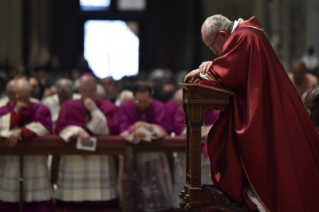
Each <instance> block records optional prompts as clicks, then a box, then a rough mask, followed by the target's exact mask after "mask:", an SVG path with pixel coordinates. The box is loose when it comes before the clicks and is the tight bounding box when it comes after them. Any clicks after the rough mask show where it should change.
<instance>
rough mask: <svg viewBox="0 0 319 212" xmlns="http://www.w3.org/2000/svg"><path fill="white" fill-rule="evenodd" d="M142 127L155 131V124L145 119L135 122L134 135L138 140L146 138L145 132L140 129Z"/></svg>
mask: <svg viewBox="0 0 319 212" xmlns="http://www.w3.org/2000/svg"><path fill="white" fill-rule="evenodd" d="M141 127H144V128H145V129H147V130H149V131H153V125H152V124H149V123H147V122H144V121H138V122H135V124H134V125H133V137H134V139H136V140H143V139H144V138H145V134H144V133H142V132H141V131H140V129H141Z"/></svg>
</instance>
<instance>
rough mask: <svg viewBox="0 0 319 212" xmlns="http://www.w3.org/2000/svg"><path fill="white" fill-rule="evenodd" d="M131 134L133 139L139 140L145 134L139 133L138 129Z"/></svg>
mask: <svg viewBox="0 0 319 212" xmlns="http://www.w3.org/2000/svg"><path fill="white" fill-rule="evenodd" d="M133 136H134V139H139V140H143V139H144V138H145V134H144V133H141V132H140V131H139V130H136V131H135V132H134V135H133Z"/></svg>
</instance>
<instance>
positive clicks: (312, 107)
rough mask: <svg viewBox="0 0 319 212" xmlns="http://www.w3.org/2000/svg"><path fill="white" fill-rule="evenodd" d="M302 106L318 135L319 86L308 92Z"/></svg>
mask: <svg viewBox="0 0 319 212" xmlns="http://www.w3.org/2000/svg"><path fill="white" fill-rule="evenodd" d="M304 105H305V107H306V110H307V112H308V114H309V116H310V118H311V121H312V123H313V124H314V125H315V127H316V128H317V130H318V133H319V86H316V87H314V88H313V89H311V90H310V91H309V92H308V94H307V95H306V98H305V101H304Z"/></svg>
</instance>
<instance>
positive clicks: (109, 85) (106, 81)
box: [101, 77, 116, 103]
mask: <svg viewBox="0 0 319 212" xmlns="http://www.w3.org/2000/svg"><path fill="white" fill-rule="evenodd" d="M101 85H102V86H103V89H104V93H105V99H107V100H109V101H111V102H113V103H115V100H116V90H115V82H114V80H113V78H112V77H105V78H103V79H102V80H101Z"/></svg>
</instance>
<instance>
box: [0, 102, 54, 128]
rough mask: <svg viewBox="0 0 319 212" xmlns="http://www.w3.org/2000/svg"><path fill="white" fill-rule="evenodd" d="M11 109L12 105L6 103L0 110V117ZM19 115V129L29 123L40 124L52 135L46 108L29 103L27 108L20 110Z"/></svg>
mask: <svg viewBox="0 0 319 212" xmlns="http://www.w3.org/2000/svg"><path fill="white" fill-rule="evenodd" d="M13 109H14V104H13V103H8V104H7V105H5V106H3V107H1V108H0V116H2V115H5V114H7V113H10V112H11V111H13ZM20 114H21V116H22V121H21V122H20V123H19V127H20V126H24V125H26V124H29V123H31V122H40V123H41V124H42V125H43V126H44V127H45V128H46V129H47V130H48V131H49V132H50V133H52V121H51V115H50V110H49V108H48V107H47V106H45V105H43V104H40V103H35V102H30V106H29V108H27V109H22V110H21V112H20Z"/></svg>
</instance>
